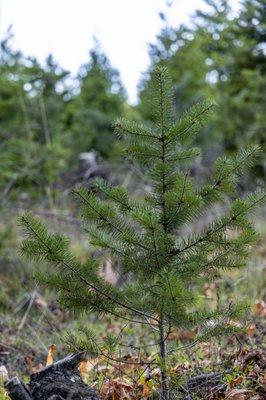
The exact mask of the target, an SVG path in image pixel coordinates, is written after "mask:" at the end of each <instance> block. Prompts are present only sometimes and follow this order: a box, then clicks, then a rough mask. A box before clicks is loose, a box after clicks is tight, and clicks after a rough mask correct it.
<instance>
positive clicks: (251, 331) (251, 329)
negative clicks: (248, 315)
mask: <svg viewBox="0 0 266 400" xmlns="http://www.w3.org/2000/svg"><path fill="white" fill-rule="evenodd" d="M255 330H256V325H255V324H251V325H249V326H248V327H247V335H248V337H252V336H253V335H254V333H255Z"/></svg>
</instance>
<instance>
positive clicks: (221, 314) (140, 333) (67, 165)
mask: <svg viewBox="0 0 266 400" xmlns="http://www.w3.org/2000/svg"><path fill="white" fill-rule="evenodd" d="M205 2H206V3H207V5H208V10H207V11H204V12H203V11H201V10H197V11H196V12H195V14H194V15H193V17H192V18H191V21H190V23H188V24H186V25H184V24H182V25H180V26H177V27H176V26H170V25H169V23H168V21H167V17H166V15H164V14H160V18H161V20H162V23H163V25H164V28H163V29H162V30H161V32H159V34H158V36H157V38H156V41H155V42H154V43H150V44H149V56H150V65H149V68H148V69H147V71H145V72H144V73H143V75H142V77H141V79H140V82H139V85H138V102H137V104H135V105H132V104H129V102H128V101H127V93H126V90H125V88H124V86H123V83H122V81H121V78H120V75H119V72H118V71H117V70H116V69H115V68H113V66H112V65H111V63H110V61H109V60H108V58H107V56H106V55H105V54H104V52H103V50H102V48H101V45H100V44H99V43H98V42H95V46H94V48H93V49H92V50H90V52H89V55H88V60H87V62H86V63H85V64H84V65H81V66H80V69H79V72H78V74H77V76H73V74H71V73H70V72H69V71H66V70H64V69H63V68H62V67H61V66H60V65H59V64H58V63H57V62H56V60H55V59H54V57H53V55H49V56H48V57H47V59H46V61H45V63H44V64H41V63H40V62H39V61H38V60H37V59H36V58H33V57H28V56H27V55H25V54H23V53H22V52H21V51H20V50H17V49H14V46H13V43H12V40H13V34H12V29H10V30H8V32H6V34H5V35H4V37H2V38H1V43H0V44H1V50H0V51H1V52H0V159H1V169H0V189H1V190H0V207H1V218H0V285H1V291H0V316H1V318H0V334H1V337H0V399H2V398H3V399H8V398H9V397H8V394H7V392H6V389H5V388H4V382H2V380H3V381H6V380H7V376H8V375H9V377H11V376H14V375H15V374H18V375H19V376H20V377H22V378H23V379H24V380H25V381H26V382H27V383H28V380H29V378H28V376H29V375H30V374H32V373H35V372H37V371H40V370H41V369H42V368H43V367H44V366H45V365H53V362H54V361H55V359H56V357H57V359H60V358H63V357H65V356H66V355H67V354H69V353H70V352H73V353H74V354H76V353H78V354H79V352H80V351H82V352H84V351H85V352H86V355H87V357H89V362H88V361H85V359H84V360H83V358H82V360H81V359H79V358H78V361H79V370H80V372H81V375H82V378H83V381H85V382H86V383H87V384H88V385H89V386H92V387H93V388H94V389H95V392H94V391H93V394H92V392H89V393H87V392H86V388H85V389H84V388H82V389H80V394H79V397H78V395H77V397H75V396H74V397H71V396H70V397H67V396H69V393H67V394H65V396H66V397H64V395H63V394H62V393H61V392H60V393H61V394H60V395H59V394H58V396H57V397H53V396H54V394H53V393H51V396H48V394H47V397H38V396H37V395H35V397H34V396H33V397H25V399H28V400H29V399H33V398H34V399H35V398H36V399H37V398H40V399H41V398H50V399H52V398H53V399H59V400H60V399H62V398H77V399H83V398H84V399H85V398H86V399H89V398H98V397H97V396H98V394H97V393H99V396H101V398H103V399H115V400H119V399H123V398H125V399H136V400H137V399H142V398H144V399H145V398H160V399H164V400H168V399H170V398H171V399H174V398H176V399H187V400H188V399H208V400H212V399H229V400H245V399H253V400H263V399H264V398H265V395H266V392H265V360H266V355H265V348H264V344H265V343H263V342H264V339H265V329H266V326H265V316H266V303H265V302H266V293H265V257H266V256H265V243H264V240H263V239H265V219H264V218H263V217H264V216H265V208H263V200H265V193H264V192H263V188H264V186H265V175H266V161H265V138H266V133H265V130H266V114H265V106H266V47H265V46H266V7H265V2H264V1H263V0H243V1H242V2H241V5H240V9H239V11H238V12H237V13H236V12H233V11H232V10H231V8H230V6H229V4H228V1H225V0H205ZM132 121H133V122H132ZM95 178H96V179H95ZM80 203H81V205H80ZM251 212H252V215H251ZM55 232H56V233H55ZM64 235H66V236H64ZM87 236H89V238H90V239H89V241H88V237H87ZM60 266H62V270H60V269H59V268H60ZM153 268H155V269H156V272H155V271H154V269H153ZM130 299H131V300H130ZM58 300H59V301H58ZM54 343H55V344H54ZM55 345H56V346H55ZM56 347H57V356H55V348H56ZM157 347H158V349H159V350H158V353H156V349H157ZM180 350H181V351H180ZM47 352H48V356H47ZM82 354H83V353H82ZM154 354H155V355H154ZM46 358H47V361H46V362H45V360H46ZM86 360H87V359H86ZM54 365H55V364H54ZM1 374H2V376H1ZM193 379H194V380H193ZM83 381H82V382H83ZM2 383H3V384H2ZM82 384H83V383H82ZM31 385H33V386H31ZM47 385H48V383H47ZM30 388H31V389H30V390H31V391H32V390H33V391H34V390H35V389H36V388H35V386H34V382H33V384H32V383H31V384H30ZM34 388H35V389H34ZM82 390H84V393H85V392H86V393H85V394H82V393H81V392H82ZM10 393H11V392H10V391H9V395H10V397H11V399H16V398H15V397H12V395H11V394H10ZM31 393H33V392H31ZM58 393H59V392H58ZM29 394H30V392H29V393H28V395H29ZM52 395H53V396H52ZM62 396H63V397H62ZM93 396H95V397H93ZM19 398H20V399H22V398H24V397H17V399H19Z"/></svg>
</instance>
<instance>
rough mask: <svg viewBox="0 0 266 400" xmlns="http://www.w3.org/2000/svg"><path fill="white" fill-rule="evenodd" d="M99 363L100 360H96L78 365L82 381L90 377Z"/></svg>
mask: <svg viewBox="0 0 266 400" xmlns="http://www.w3.org/2000/svg"><path fill="white" fill-rule="evenodd" d="M98 363H99V358H94V359H91V360H86V361H81V362H80V363H79V365H78V369H79V372H80V375H81V377H82V379H84V380H85V379H86V378H87V377H88V374H89V372H90V371H91V370H92V369H93V368H94V367H95V366H96V365H97V364H98Z"/></svg>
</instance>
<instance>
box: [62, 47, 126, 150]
mask: <svg viewBox="0 0 266 400" xmlns="http://www.w3.org/2000/svg"><path fill="white" fill-rule="evenodd" d="M78 84H79V93H78V94H77V95H76V96H74V97H73V98H72V99H71V101H70V102H69V105H68V112H67V115H66V118H65V120H66V127H67V129H68V130H69V131H70V141H71V147H72V148H73V149H74V151H75V154H77V153H80V152H83V151H89V150H90V149H95V150H97V151H98V152H99V153H100V154H101V155H103V156H104V157H106V156H110V154H111V152H112V147H113V142H114V140H113V134H112V124H113V121H114V119H115V118H117V117H118V116H119V115H121V114H123V108H124V102H125V93H124V89H123V87H122V84H121V82H120V77H119V73H118V72H117V71H116V70H115V69H114V68H112V67H111V65H110V63H109V60H108V59H107V57H106V56H105V54H104V53H103V52H102V51H101V49H100V48H99V46H98V45H96V47H95V48H94V49H93V50H91V52H90V60H89V62H88V63H87V64H85V65H83V66H82V67H81V69H80V72H79V76H78Z"/></svg>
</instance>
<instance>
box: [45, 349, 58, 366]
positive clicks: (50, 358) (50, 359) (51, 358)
mask: <svg viewBox="0 0 266 400" xmlns="http://www.w3.org/2000/svg"><path fill="white" fill-rule="evenodd" d="M55 353H56V345H55V344H51V346H50V347H49V350H48V354H47V358H46V366H48V365H51V364H53V362H54V354H55Z"/></svg>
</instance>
